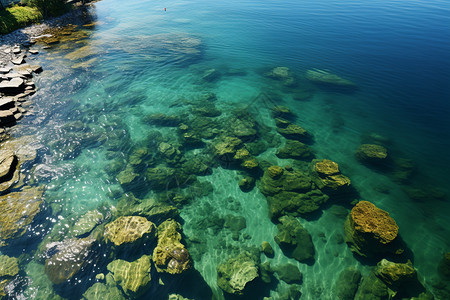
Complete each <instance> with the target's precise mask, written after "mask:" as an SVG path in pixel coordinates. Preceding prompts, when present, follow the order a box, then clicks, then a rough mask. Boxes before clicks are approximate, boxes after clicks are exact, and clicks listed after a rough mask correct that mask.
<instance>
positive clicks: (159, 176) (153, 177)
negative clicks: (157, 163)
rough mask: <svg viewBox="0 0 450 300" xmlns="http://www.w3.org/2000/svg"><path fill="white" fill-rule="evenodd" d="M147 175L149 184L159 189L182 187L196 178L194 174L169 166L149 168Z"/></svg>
mask: <svg viewBox="0 0 450 300" xmlns="http://www.w3.org/2000/svg"><path fill="white" fill-rule="evenodd" d="M145 175H146V179H147V184H148V185H149V186H150V187H151V188H152V189H154V190H157V191H161V190H166V189H170V188H174V187H182V186H185V185H188V184H190V183H192V182H194V180H195V176H193V175H189V174H185V173H183V172H182V171H179V170H177V169H174V168H167V167H156V168H148V169H147V170H146V174H145Z"/></svg>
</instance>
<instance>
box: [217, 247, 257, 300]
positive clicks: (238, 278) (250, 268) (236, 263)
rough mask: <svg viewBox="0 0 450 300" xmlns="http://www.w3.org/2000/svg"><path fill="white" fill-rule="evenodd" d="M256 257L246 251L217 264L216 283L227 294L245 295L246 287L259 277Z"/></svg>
mask: <svg viewBox="0 0 450 300" xmlns="http://www.w3.org/2000/svg"><path fill="white" fill-rule="evenodd" d="M258 264H259V262H258V258H257V257H255V256H254V255H253V254H251V253H250V252H248V251H244V252H242V253H241V254H239V255H238V256H236V257H231V258H230V259H228V260H227V261H225V262H224V263H222V264H220V265H218V266H217V284H218V285H219V287H220V288H221V289H222V290H224V291H225V292H227V293H229V294H234V295H245V291H246V288H248V286H249V285H250V284H251V283H252V282H253V281H255V280H256V279H257V278H258V277H259V272H258Z"/></svg>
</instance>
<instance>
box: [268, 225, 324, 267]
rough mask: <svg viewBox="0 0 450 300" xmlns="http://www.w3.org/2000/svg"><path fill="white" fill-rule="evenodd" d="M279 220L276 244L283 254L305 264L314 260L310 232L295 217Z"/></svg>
mask: <svg viewBox="0 0 450 300" xmlns="http://www.w3.org/2000/svg"><path fill="white" fill-rule="evenodd" d="M279 220H280V222H281V224H278V225H277V228H278V234H277V235H276V236H275V242H276V243H277V244H278V245H279V246H280V248H281V250H283V253H284V254H285V255H286V256H287V257H291V258H294V259H296V260H298V261H299V262H303V263H304V262H308V261H310V260H313V259H314V253H315V250H314V245H313V242H312V239H311V236H310V235H309V232H308V231H307V230H306V229H305V228H304V227H303V226H302V225H301V224H300V222H299V221H298V220H297V219H296V218H294V217H288V216H283V217H281V218H280V219H279Z"/></svg>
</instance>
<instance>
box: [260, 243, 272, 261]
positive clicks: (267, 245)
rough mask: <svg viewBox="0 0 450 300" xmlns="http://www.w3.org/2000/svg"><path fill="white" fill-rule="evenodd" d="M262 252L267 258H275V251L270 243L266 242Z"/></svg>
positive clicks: (262, 245)
mask: <svg viewBox="0 0 450 300" xmlns="http://www.w3.org/2000/svg"><path fill="white" fill-rule="evenodd" d="M261 251H262V252H263V253H264V254H265V255H266V256H267V257H273V255H274V251H273V248H272V246H271V245H270V243H269V242H267V241H264V242H262V244H261Z"/></svg>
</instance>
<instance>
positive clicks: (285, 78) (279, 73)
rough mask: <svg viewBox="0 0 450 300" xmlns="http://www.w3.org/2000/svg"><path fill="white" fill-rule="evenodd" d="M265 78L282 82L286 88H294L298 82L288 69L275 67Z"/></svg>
mask: <svg viewBox="0 0 450 300" xmlns="http://www.w3.org/2000/svg"><path fill="white" fill-rule="evenodd" d="M265 76H267V77H269V78H272V79H275V80H278V81H280V82H281V83H282V84H283V85H285V86H294V85H295V84H296V83H297V82H296V79H295V75H294V73H293V72H292V71H291V70H290V69H289V68H288V67H275V68H273V69H272V70H270V71H269V72H267V73H265Z"/></svg>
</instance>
